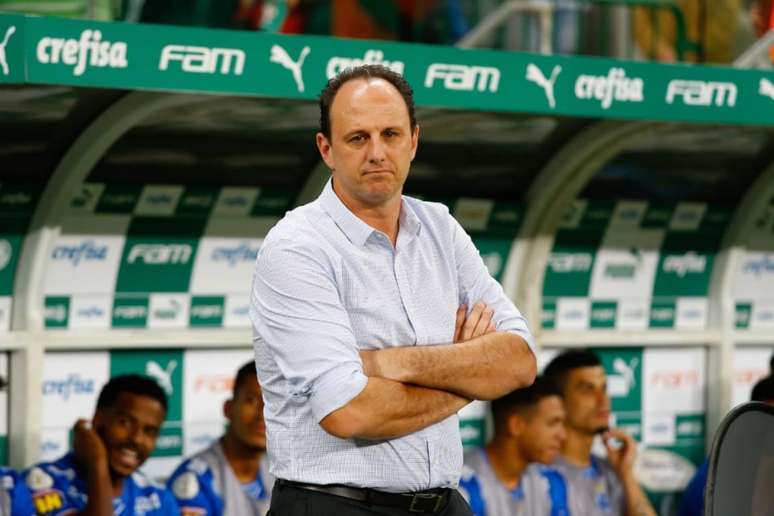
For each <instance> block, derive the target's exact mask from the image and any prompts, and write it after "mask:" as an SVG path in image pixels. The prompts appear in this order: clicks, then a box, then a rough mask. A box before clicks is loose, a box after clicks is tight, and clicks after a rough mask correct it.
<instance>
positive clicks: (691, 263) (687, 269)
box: [664, 251, 707, 278]
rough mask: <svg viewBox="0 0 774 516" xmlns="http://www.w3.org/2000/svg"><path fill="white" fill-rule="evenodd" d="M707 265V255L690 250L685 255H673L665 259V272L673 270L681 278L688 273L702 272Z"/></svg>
mask: <svg viewBox="0 0 774 516" xmlns="http://www.w3.org/2000/svg"><path fill="white" fill-rule="evenodd" d="M706 267H707V257H706V256H701V255H698V254H696V253H695V252H693V251H688V252H687V253H685V254H684V255H671V256H668V257H667V258H666V260H664V272H673V273H675V274H676V275H677V277H679V278H684V277H685V275H686V274H688V273H692V274H701V273H703V272H704V269H706Z"/></svg>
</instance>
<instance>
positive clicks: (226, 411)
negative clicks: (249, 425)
mask: <svg viewBox="0 0 774 516" xmlns="http://www.w3.org/2000/svg"><path fill="white" fill-rule="evenodd" d="M233 410H234V400H233V399H232V398H229V399H227V400H226V401H224V402H223V416H224V417H225V418H226V419H228V420H229V421H231V412H232V411H233Z"/></svg>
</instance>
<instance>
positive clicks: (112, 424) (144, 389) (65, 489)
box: [24, 375, 180, 516]
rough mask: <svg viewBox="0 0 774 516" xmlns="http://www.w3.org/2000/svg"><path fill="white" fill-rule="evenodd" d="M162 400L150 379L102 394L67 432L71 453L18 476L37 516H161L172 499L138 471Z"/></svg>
mask: <svg viewBox="0 0 774 516" xmlns="http://www.w3.org/2000/svg"><path fill="white" fill-rule="evenodd" d="M166 413H167V397H166V395H165V394H164V391H163V390H162V389H161V387H159V385H158V384H157V383H156V382H155V381H153V380H152V379H150V378H147V377H144V376H139V375H123V376H117V377H115V378H112V379H111V380H110V381H109V382H108V383H107V384H106V385H105V386H104V387H103V389H102V391H101V392H100V394H99V398H98V400H97V409H96V411H95V413H94V417H93V418H92V420H91V421H86V420H79V421H78V422H77V423H76V424H75V426H74V428H73V451H72V452H70V453H67V454H66V455H65V456H63V457H61V458H60V459H58V460H56V461H54V462H49V463H41V464H38V465H36V466H34V467H32V468H30V469H29V470H27V471H26V472H25V474H24V479H25V483H26V485H27V487H28V488H29V489H30V490H31V492H32V497H33V503H34V506H35V511H36V513H37V514H39V515H41V516H42V515H45V516H58V515H65V514H68V515H69V514H82V515H100V516H107V515H110V514H115V515H121V516H162V515H178V514H179V513H180V511H179V509H178V507H177V503H176V502H175V499H174V497H173V496H172V493H170V492H169V491H168V490H167V489H165V488H164V487H163V486H160V485H157V484H155V483H154V482H152V481H151V480H150V479H148V478H147V477H145V476H144V475H143V474H142V473H140V472H139V471H138V468H139V467H140V466H141V465H142V464H143V462H145V460H146V459H147V458H148V457H149V456H150V454H151V453H152V452H153V449H154V448H155V446H156V439H157V438H158V436H159V432H160V431H161V425H162V423H163V422H164V418H165V417H166Z"/></svg>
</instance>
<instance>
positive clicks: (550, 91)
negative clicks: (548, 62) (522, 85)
mask: <svg viewBox="0 0 774 516" xmlns="http://www.w3.org/2000/svg"><path fill="white" fill-rule="evenodd" d="M561 71H562V67H561V66H559V65H556V66H554V68H553V70H551V77H550V78H547V77H546V76H545V75H543V72H542V71H541V70H540V68H538V67H537V65H535V64H532V63H529V64H528V65H527V75H526V79H527V80H528V81H530V82H534V83H535V84H537V85H538V86H540V87H541V88H543V92H544V93H545V94H546V100H548V105H549V106H551V109H554V108H555V107H556V98H555V97H554V84H555V83H556V79H557V77H559V73H560V72H561Z"/></svg>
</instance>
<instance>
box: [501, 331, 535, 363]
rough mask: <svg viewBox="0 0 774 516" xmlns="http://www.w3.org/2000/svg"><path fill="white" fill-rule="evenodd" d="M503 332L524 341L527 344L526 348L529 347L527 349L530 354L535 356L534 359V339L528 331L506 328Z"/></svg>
mask: <svg viewBox="0 0 774 516" xmlns="http://www.w3.org/2000/svg"><path fill="white" fill-rule="evenodd" d="M503 331H506V332H508V333H512V334H514V335H518V336H519V337H521V338H522V339H524V340H525V341H526V342H527V346H529V349H531V350H532V353H533V354H534V355H535V357H537V349H535V337H533V336H532V334H531V333H530V332H529V330H525V329H523V328H506V329H504V330H503Z"/></svg>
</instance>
